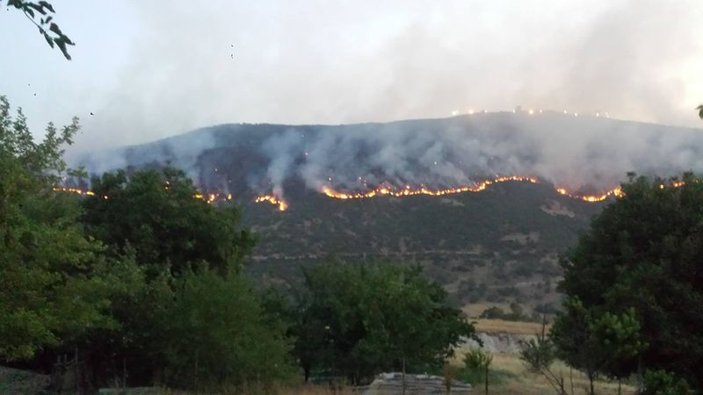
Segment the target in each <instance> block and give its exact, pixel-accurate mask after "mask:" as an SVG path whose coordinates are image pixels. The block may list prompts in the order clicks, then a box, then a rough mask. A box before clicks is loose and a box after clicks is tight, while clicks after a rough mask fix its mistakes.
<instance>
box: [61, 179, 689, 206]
mask: <svg viewBox="0 0 703 395" xmlns="http://www.w3.org/2000/svg"><path fill="white" fill-rule="evenodd" d="M502 182H529V183H531V184H536V183H539V180H538V179H537V178H534V177H528V176H505V177H497V178H494V179H492V180H484V181H481V182H478V183H476V184H474V185H472V186H460V187H452V188H446V189H432V188H427V187H425V186H420V187H415V188H413V187H411V186H410V185H406V186H405V187H404V188H402V187H401V188H398V187H393V186H390V185H388V184H382V185H381V186H379V187H376V188H375V189H372V190H369V191H366V192H341V191H338V190H335V189H333V188H332V187H331V186H324V187H322V188H321V189H320V193H322V194H324V195H325V196H327V197H329V198H332V199H340V200H351V199H370V198H373V197H380V196H390V197H406V196H417V195H427V196H444V195H451V194H457V193H466V192H481V191H484V190H486V188H488V187H489V186H490V185H493V184H498V183H502ZM684 184H685V183H684V182H683V181H677V180H674V181H672V182H671V184H670V186H671V187H673V188H678V187H681V186H683V185H684ZM665 187H666V185H664V184H660V185H659V188H662V189H663V188H665ZM165 189H166V190H168V189H169V188H168V186H166V187H165ZM53 190H54V191H55V192H65V193H75V194H77V195H81V196H95V192H93V191H90V190H84V189H80V188H71V187H55V188H53ZM555 190H556V191H557V193H559V194H561V195H563V196H567V197H569V198H572V199H578V200H582V201H584V202H589V203H597V202H602V201H604V200H606V199H609V198H613V197H615V198H620V197H622V196H624V192H623V191H622V189H621V188H620V187H617V188H614V189H611V190H609V191H607V192H605V193H602V194H600V195H580V194H576V193H573V192H569V191H568V190H567V189H566V188H562V187H556V188H555ZM102 198H103V199H105V200H107V199H108V196H102ZM193 198H194V199H198V200H203V201H205V202H207V203H209V204H212V203H216V202H223V201H231V200H232V199H233V197H232V194H231V193H227V194H224V193H221V192H207V193H203V192H196V193H195V194H194V195H193ZM254 202H255V203H269V204H272V205H274V206H277V208H278V211H286V210H287V209H288V202H286V201H285V200H283V199H282V198H280V197H278V196H276V195H274V194H270V195H260V196H258V197H256V199H254Z"/></svg>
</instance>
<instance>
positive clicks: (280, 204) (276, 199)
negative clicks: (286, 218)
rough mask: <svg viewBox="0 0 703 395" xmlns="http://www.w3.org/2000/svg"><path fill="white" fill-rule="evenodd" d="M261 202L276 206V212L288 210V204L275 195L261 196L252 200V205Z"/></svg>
mask: <svg viewBox="0 0 703 395" xmlns="http://www.w3.org/2000/svg"><path fill="white" fill-rule="evenodd" d="M261 202H268V203H271V204H273V205H274V206H278V211H286V210H288V203H287V202H286V201H285V200H283V199H281V198H279V197H277V196H275V195H261V196H258V197H257V198H256V199H255V200H254V203H261Z"/></svg>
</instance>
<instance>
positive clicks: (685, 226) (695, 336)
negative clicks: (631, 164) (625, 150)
mask: <svg viewBox="0 0 703 395" xmlns="http://www.w3.org/2000/svg"><path fill="white" fill-rule="evenodd" d="M702 181H703V180H701V179H700V178H699V177H696V176H694V175H692V174H685V175H684V176H683V178H682V179H681V180H671V181H668V182H667V181H664V180H659V179H649V178H646V177H639V178H635V177H634V176H631V178H630V181H629V182H627V183H625V184H624V185H623V186H622V188H623V192H624V196H623V197H622V198H619V199H617V200H616V201H614V202H613V203H612V204H610V205H609V206H607V207H606V208H605V209H604V210H603V212H602V213H601V214H600V215H599V216H598V217H597V218H595V219H594V220H593V222H592V224H591V227H590V229H589V230H588V232H586V233H585V234H584V235H583V236H582V237H581V239H580V241H579V243H578V245H577V246H576V247H575V248H574V249H573V250H572V251H571V252H570V253H569V254H568V256H567V259H565V260H564V261H563V262H562V266H563V268H564V280H563V281H562V283H561V284H560V288H561V290H562V291H563V292H565V293H566V294H567V295H568V297H569V298H568V299H567V300H569V301H571V302H568V303H575V300H578V301H579V302H578V303H580V304H581V306H582V309H583V310H582V313H583V314H586V315H588V316H590V318H588V319H586V322H588V321H590V322H591V328H592V329H595V327H594V326H593V325H596V324H597V323H598V320H611V323H617V322H619V323H620V325H622V328H623V331H621V333H620V335H624V336H626V338H628V339H630V340H628V341H626V343H628V345H629V347H630V349H629V350H628V349H627V348H626V349H625V350H623V352H625V354H628V353H629V352H630V351H632V348H631V347H634V348H638V343H639V346H641V349H640V350H639V351H638V352H637V353H636V354H637V355H636V356H635V357H633V358H622V360H620V361H619V363H616V364H610V363H608V364H606V365H608V366H606V368H607V369H606V371H610V373H617V374H627V373H632V372H635V371H637V372H640V373H641V372H643V371H644V370H646V369H650V370H651V369H654V370H659V369H663V370H666V371H669V372H672V373H674V374H676V375H679V376H680V377H682V378H684V379H686V380H687V381H688V382H689V383H691V384H692V385H693V386H694V387H696V388H700V387H701V385H703V381H701V377H703V370H701V369H703V368H702V367H703V335H702V334H701V333H700V331H699V330H698V329H697V328H700V327H702V326H703V310H701V309H700V305H701V303H702V302H703V266H702V265H703V259H702V258H703V238H701V237H700V235H701V231H702V230H703V228H702V227H701V226H702V225H701V224H703V182H702ZM567 307H568V306H567ZM630 312H632V313H630ZM566 314H567V316H568V315H570V314H571V313H568V309H567V313H566ZM606 314H610V316H607V315H606ZM579 315H580V314H578V315H576V316H579ZM613 317H616V318H613ZM617 317H619V318H617ZM632 320H634V321H635V322H632ZM603 325H605V324H603ZM607 326H608V325H605V327H607ZM571 327H572V328H573V326H571ZM635 328H638V329H637V336H636V339H635V336H633V334H632V330H634V329H635ZM565 332H568V331H565ZM617 332H618V331H615V332H612V333H611V335H613V333H617ZM591 335H592V336H595V340H598V341H601V340H602V339H603V337H604V333H603V331H601V332H600V333H598V332H596V333H592V334H590V335H589V334H586V335H585V336H586V337H590V336H591ZM620 335H617V336H620ZM617 336H616V338H617ZM563 338H568V334H566V336H565V337H563ZM562 351H563V352H565V353H566V354H571V355H572V356H574V355H573V350H571V351H570V347H562ZM621 356H622V355H621ZM615 359H616V358H611V361H614V360H615ZM628 359H629V361H628ZM606 362H610V361H606ZM616 368H617V369H616ZM615 371H617V372H615Z"/></svg>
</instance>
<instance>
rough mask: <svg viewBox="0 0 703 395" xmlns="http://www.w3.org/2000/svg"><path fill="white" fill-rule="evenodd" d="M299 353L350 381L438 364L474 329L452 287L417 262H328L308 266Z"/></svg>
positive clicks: (313, 366) (309, 365) (310, 364)
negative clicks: (450, 297)
mask: <svg viewBox="0 0 703 395" xmlns="http://www.w3.org/2000/svg"><path fill="white" fill-rule="evenodd" d="M304 275H305V291H304V293H303V295H302V297H301V298H300V301H299V304H298V307H297V311H298V313H299V317H300V319H299V321H298V322H297V323H296V324H295V325H294V327H293V332H294V334H295V335H296V336H298V340H297V342H296V345H295V355H296V356H297V357H298V358H299V360H300V363H301V365H302V366H303V369H304V370H305V371H306V376H307V375H309V372H310V371H312V370H323V371H324V370H327V371H330V372H331V373H332V375H343V376H345V377H347V378H348V380H349V381H350V382H351V383H354V384H357V383H361V382H365V381H368V380H369V379H370V378H372V377H373V375H374V374H376V373H379V372H381V371H388V370H401V371H403V372H405V371H406V370H407V371H424V370H429V369H439V368H441V367H442V366H443V364H444V362H445V360H446V359H447V358H448V357H449V356H451V355H453V352H454V349H455V347H456V346H457V345H458V344H459V342H460V340H461V339H462V338H463V337H470V336H472V335H473V333H474V329H473V326H472V325H471V324H469V323H468V322H467V321H466V319H465V317H464V316H463V314H462V313H461V311H460V310H458V309H455V308H453V307H450V306H449V305H448V303H447V299H446V297H447V294H446V292H445V291H444V290H443V289H442V288H441V286H439V285H438V284H436V283H434V282H431V281H428V280H427V279H425V278H424V277H422V275H421V271H420V269H418V268H408V267H403V266H395V265H390V264H372V265H345V264H342V263H336V262H333V263H327V264H322V265H319V266H317V267H315V268H312V269H309V270H306V271H305V273H304Z"/></svg>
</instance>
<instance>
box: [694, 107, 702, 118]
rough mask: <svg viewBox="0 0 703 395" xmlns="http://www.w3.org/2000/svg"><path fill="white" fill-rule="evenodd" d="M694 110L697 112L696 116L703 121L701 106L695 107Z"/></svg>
mask: <svg viewBox="0 0 703 395" xmlns="http://www.w3.org/2000/svg"><path fill="white" fill-rule="evenodd" d="M696 110H698V116H699V117H700V118H701V119H703V104H702V105H700V106H698V107H696Z"/></svg>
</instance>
